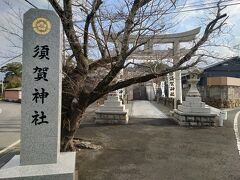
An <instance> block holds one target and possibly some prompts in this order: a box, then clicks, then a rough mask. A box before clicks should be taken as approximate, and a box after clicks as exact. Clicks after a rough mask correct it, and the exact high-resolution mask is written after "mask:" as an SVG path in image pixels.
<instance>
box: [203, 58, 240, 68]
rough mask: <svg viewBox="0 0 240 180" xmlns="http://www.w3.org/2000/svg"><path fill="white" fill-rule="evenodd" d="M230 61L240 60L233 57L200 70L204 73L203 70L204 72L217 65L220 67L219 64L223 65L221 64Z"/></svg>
mask: <svg viewBox="0 0 240 180" xmlns="http://www.w3.org/2000/svg"><path fill="white" fill-rule="evenodd" d="M232 60H240V57H238V56H235V57H232V58H229V59H225V60H223V61H220V62H217V63H214V64H211V65H209V66H206V67H204V68H202V70H203V71H204V70H206V69H209V68H212V67H215V66H218V65H220V64H223V63H226V62H228V61H232Z"/></svg>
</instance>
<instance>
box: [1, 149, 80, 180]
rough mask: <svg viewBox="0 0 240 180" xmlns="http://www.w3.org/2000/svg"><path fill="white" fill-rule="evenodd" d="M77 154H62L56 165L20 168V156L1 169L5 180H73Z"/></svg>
mask: <svg viewBox="0 0 240 180" xmlns="http://www.w3.org/2000/svg"><path fill="white" fill-rule="evenodd" d="M75 161H76V153H75V152H64V153H60V156H59V159H58V162H57V163H56V164H41V165H26V166H20V156H19V155H16V156H14V157H13V158H12V159H11V160H10V161H9V162H8V163H7V164H6V165H5V166H3V167H2V168H1V169H0V179H4V180H73V179H75Z"/></svg>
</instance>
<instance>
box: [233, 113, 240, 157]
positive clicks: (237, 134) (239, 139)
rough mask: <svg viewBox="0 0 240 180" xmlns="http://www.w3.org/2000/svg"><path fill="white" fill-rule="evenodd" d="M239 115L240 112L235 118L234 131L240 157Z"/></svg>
mask: <svg viewBox="0 0 240 180" xmlns="http://www.w3.org/2000/svg"><path fill="white" fill-rule="evenodd" d="M239 114H240V111H238V112H237V114H236V115H235V117H234V123H233V129H234V132H235V136H236V139H237V148H238V154H239V155H240V138H239V131H238V116H239Z"/></svg>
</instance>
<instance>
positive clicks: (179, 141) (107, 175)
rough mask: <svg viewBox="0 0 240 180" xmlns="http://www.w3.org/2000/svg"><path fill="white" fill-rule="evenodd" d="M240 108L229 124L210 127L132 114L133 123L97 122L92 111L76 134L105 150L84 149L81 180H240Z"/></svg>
mask: <svg viewBox="0 0 240 180" xmlns="http://www.w3.org/2000/svg"><path fill="white" fill-rule="evenodd" d="M135 107H138V106H135ZM155 107H156V106H155ZM133 108H134V107H133ZM159 108H160V109H161V107H160V106H159ZM133 111H134V109H133ZM142 111H144V110H143V109H142ZM237 111H238V110H235V111H233V112H230V113H229V114H228V117H229V119H228V120H227V121H225V122H224V126H223V127H210V128H187V127H179V126H178V125H176V124H175V123H174V122H173V121H172V120H170V119H156V118H154V119H153V118H149V119H146V118H144V119H140V118H130V120H129V124H128V125H95V124H94V121H93V119H91V118H90V115H91V114H90V115H89V116H88V119H87V120H86V121H84V122H83V124H82V125H81V126H80V129H79V131H78V133H77V134H76V136H77V137H79V138H81V139H85V140H88V141H91V142H92V143H95V144H99V145H102V146H103V149H101V150H81V151H80V152H79V153H78V155H77V169H78V172H79V179H81V180H105V179H106V180H108V179H109V180H122V179H126V180H127V179H129V180H130V179H133V180H135V179H136V180H137V179H141V180H157V179H163V180H168V179H169V180H239V179H240V171H239V169H240V158H239V154H238V149H237V143H236V138H235V133H234V130H233V119H234V115H235V114H236V112H237ZM93 116H94V113H92V117H93Z"/></svg>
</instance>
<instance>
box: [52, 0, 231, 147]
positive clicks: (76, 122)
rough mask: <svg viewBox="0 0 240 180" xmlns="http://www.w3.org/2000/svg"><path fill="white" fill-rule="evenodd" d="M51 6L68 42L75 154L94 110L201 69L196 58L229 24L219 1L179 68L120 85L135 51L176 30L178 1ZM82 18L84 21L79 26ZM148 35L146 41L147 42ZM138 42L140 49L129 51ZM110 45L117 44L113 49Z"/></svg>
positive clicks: (69, 1)
mask: <svg viewBox="0 0 240 180" xmlns="http://www.w3.org/2000/svg"><path fill="white" fill-rule="evenodd" d="M49 2H50V4H51V5H52V7H53V8H54V9H55V11H56V12H57V14H58V15H59V17H60V18H61V22H62V25H63V29H64V32H65V37H66V42H67V43H66V46H65V49H64V51H65V52H66V53H67V54H68V55H67V56H66V58H65V61H64V67H63V70H64V78H63V87H62V88H63V94H62V127H61V150H62V151H68V150H73V149H74V147H73V143H72V140H73V137H74V134H75V132H76V131H77V129H78V128H79V126H80V122H81V118H82V116H83V114H84V112H85V110H86V108H87V107H88V106H89V105H90V104H92V103H94V102H95V101H96V100H98V99H99V98H101V97H103V96H104V95H106V94H107V93H109V92H111V91H114V90H117V89H121V88H124V87H127V86H130V85H132V84H135V83H140V82H146V81H149V80H151V79H154V78H158V77H161V76H164V75H166V74H167V73H170V72H173V71H177V70H183V69H187V68H189V67H191V66H194V65H196V64H197V63H198V62H199V61H200V59H201V57H202V56H203V55H202V54H200V55H199V56H197V57H196V58H194V59H191V58H192V57H193V56H196V52H197V50H198V49H199V48H200V47H201V46H203V45H204V43H206V42H207V41H208V40H209V39H211V36H212V35H214V34H215V33H219V32H221V29H222V27H223V25H224V24H225V22H226V20H227V18H228V16H227V15H226V14H221V12H222V10H223V8H224V7H222V6H221V1H219V3H218V4H217V8H216V14H215V16H214V18H213V19H211V20H210V21H209V23H208V24H207V25H206V27H205V31H204V33H203V35H202V36H201V37H200V38H199V39H198V40H197V41H196V42H195V44H194V45H193V46H192V47H191V49H190V50H189V51H188V53H187V54H186V55H185V56H184V57H182V58H181V59H180V60H179V61H178V62H177V63H175V64H173V65H172V66H164V68H153V69H151V70H148V71H146V73H144V74H142V75H139V74H138V75H136V76H133V77H132V76H131V77H126V78H125V79H122V80H121V81H116V77H117V75H118V73H119V72H120V71H121V70H122V69H124V68H127V67H128V66H129V65H130V64H131V63H127V59H128V58H129V57H130V55H131V54H132V53H133V52H134V51H137V50H138V49H139V48H140V47H141V46H143V45H145V44H147V43H148V42H149V41H150V40H151V39H152V38H154V36H155V35H158V34H160V33H163V32H164V31H166V30H167V29H168V28H169V27H171V26H172V24H173V22H172V21H171V18H172V17H173V16H176V14H171V12H172V11H174V10H175V8H177V1H171V0H120V1H118V2H117V3H113V2H112V1H109V2H110V3H109V2H108V1H106V2H105V1H104V2H103V1H102V0H86V1H85V4H82V1H78V0H63V5H62V4H59V1H57V0H49ZM79 17H80V18H82V19H81V20H80V21H76V19H78V18H79ZM143 35H144V37H147V38H142V37H143ZM133 36H134V39H135V43H134V44H132V46H131V47H129V40H130V38H131V37H133ZM109 40H111V42H113V43H112V44H109V43H108V42H109ZM190 60H191V61H190Z"/></svg>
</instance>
